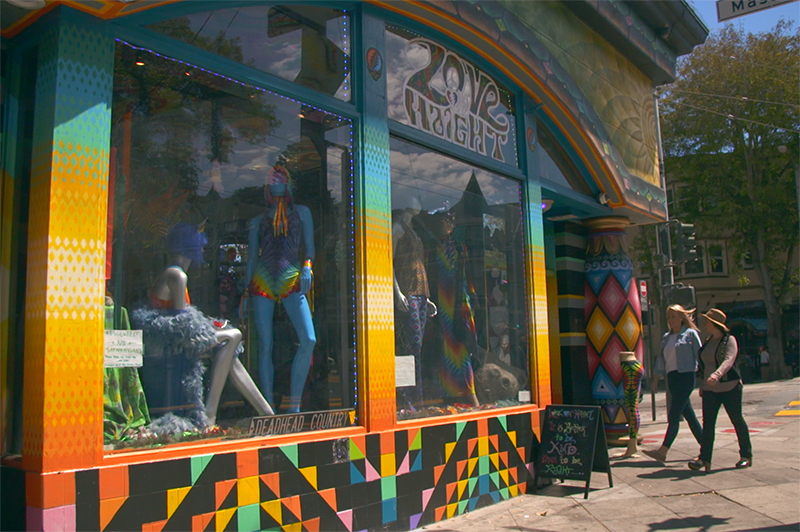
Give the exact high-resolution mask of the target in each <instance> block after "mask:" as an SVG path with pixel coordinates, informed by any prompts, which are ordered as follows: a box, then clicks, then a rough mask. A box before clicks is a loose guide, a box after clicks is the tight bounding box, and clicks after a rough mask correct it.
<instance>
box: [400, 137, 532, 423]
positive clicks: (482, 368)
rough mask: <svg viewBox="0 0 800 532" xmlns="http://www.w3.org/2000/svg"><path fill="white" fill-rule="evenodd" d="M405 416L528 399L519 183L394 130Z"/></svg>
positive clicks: (527, 400) (507, 403) (506, 404)
mask: <svg viewBox="0 0 800 532" xmlns="http://www.w3.org/2000/svg"><path fill="white" fill-rule="evenodd" d="M391 168H392V217H393V224H392V241H393V249H394V298H395V363H396V368H397V371H396V383H395V385H396V387H397V416H398V419H411V418H418V417H425V416H431V415H441V414H448V413H457V412H464V411H470V410H476V409H483V408H496V407H501V406H511V405H516V404H520V403H526V402H529V400H530V399H529V395H530V393H529V376H528V333H527V327H528V325H527V324H528V319H527V310H526V304H525V293H526V292H525V284H524V279H525V270H524V263H525V262H524V252H523V242H524V239H523V233H522V228H523V226H522V210H521V201H520V195H521V186H520V183H519V182H517V181H515V180H513V179H509V178H506V177H503V176H500V175H498V174H495V173H492V172H489V171H486V170H483V169H481V168H478V167H474V166H471V165H469V164H466V163H463V162H461V161H458V160H456V159H453V158H450V157H447V156H445V155H442V154H439V153H436V152H432V151H430V150H427V149H425V148H422V147H420V146H418V145H416V144H411V143H409V142H406V141H403V140H400V139H398V138H393V139H392V141H391Z"/></svg>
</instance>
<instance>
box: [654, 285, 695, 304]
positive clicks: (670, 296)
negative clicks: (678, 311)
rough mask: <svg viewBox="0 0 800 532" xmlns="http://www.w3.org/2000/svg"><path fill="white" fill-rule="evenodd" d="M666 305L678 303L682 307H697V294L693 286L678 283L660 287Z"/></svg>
mask: <svg viewBox="0 0 800 532" xmlns="http://www.w3.org/2000/svg"><path fill="white" fill-rule="evenodd" d="M662 290H663V291H664V296H665V299H666V301H667V305H680V306H682V307H683V308H686V309H689V308H697V294H696V293H695V289H694V286H691V285H689V286H684V285H683V283H678V284H674V285H670V286H665V287H663V288H662Z"/></svg>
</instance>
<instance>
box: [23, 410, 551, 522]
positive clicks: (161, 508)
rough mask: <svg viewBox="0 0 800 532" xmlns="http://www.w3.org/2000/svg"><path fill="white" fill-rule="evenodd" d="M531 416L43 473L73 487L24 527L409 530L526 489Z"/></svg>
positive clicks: (498, 418)
mask: <svg viewBox="0 0 800 532" xmlns="http://www.w3.org/2000/svg"><path fill="white" fill-rule="evenodd" d="M533 417H536V419H535V420H534V421H535V422H536V424H537V425H538V414H533V415H532V414H529V413H525V414H518V415H508V416H498V417H496V418H491V419H482V420H477V421H468V422H461V423H451V424H445V425H439V426H433V427H424V428H417V429H409V430H398V431H396V432H391V431H389V432H383V433H380V434H368V435H366V436H358V437H352V438H341V439H333V440H324V441H318V442H309V443H300V444H295V445H284V446H281V447H273V448H266V449H251V450H244V451H238V452H230V453H221V454H208V455H203V456H193V457H190V458H181V459H176V460H168V461H161V462H151V463H142V464H135V465H119V466H113V467H104V468H100V469H91V470H83V471H76V472H69V473H56V474H53V475H44V477H45V478H46V477H48V476H53V477H54V478H55V477H56V476H57V477H59V478H60V481H61V482H62V483H63V484H64V490H63V492H64V493H65V494H68V496H66V497H65V499H64V500H63V501H59V502H61V503H62V504H61V505H60V506H57V507H53V508H47V509H45V510H44V512H43V513H42V514H40V515H42V516H43V517H42V522H41V523H32V522H30V521H29V523H28V526H29V527H30V526H40V525H43V526H44V529H46V530H50V529H54V530H55V529H59V530H60V529H62V528H59V526H60V527H63V529H67V530H94V531H97V530H102V531H106V530H144V531H153V532H156V531H159V532H160V531H162V530H214V531H221V530H237V531H250V530H297V531H300V530H312V531H313V530H325V531H347V532H353V531H356V530H410V529H414V528H417V527H420V526H423V525H425V524H429V523H432V522H435V521H439V520H442V519H446V518H449V517H452V516H454V515H460V514H463V513H465V512H467V511H472V510H475V509H476V508H479V507H483V506H486V505H489V504H494V503H497V502H500V501H501V500H505V499H508V498H510V497H514V496H516V495H519V494H522V493H525V492H526V490H527V482H529V481H530V480H531V478H532V475H531V471H532V469H531V468H532V463H531V462H532V458H531V445H532V442H533V432H532V430H531V426H532V425H531V421H532V418H533ZM31 489H33V490H35V489H36V486H31ZM38 529H39V530H41V529H42V528H38Z"/></svg>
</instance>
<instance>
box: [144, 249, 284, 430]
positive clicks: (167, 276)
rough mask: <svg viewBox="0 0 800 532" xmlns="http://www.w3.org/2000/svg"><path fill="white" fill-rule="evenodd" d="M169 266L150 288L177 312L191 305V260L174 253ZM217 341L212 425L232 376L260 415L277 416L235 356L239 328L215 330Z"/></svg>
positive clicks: (208, 401)
mask: <svg viewBox="0 0 800 532" xmlns="http://www.w3.org/2000/svg"><path fill="white" fill-rule="evenodd" d="M169 263H170V266H168V267H167V268H166V269H165V270H164V271H163V272H161V275H159V276H158V278H157V279H156V282H155V283H153V287H152V288H151V292H150V293H151V295H152V296H154V297H156V298H159V299H161V300H164V301H171V302H172V308H173V309H175V310H185V309H186V307H187V306H188V305H189V303H188V302H187V301H186V299H187V298H186V285H187V282H188V277H187V275H186V270H187V269H188V268H189V266H190V265H191V263H192V259H190V258H189V257H186V256H185V255H181V254H173V255H172V256H171V257H170V262H169ZM215 336H216V339H217V342H218V343H219V344H221V345H220V347H219V348H218V349H217V350H216V354H215V355H214V362H213V365H212V367H211V388H210V390H209V392H208V397H207V398H206V416H207V417H208V422H209V425H210V426H213V425H215V424H216V420H217V409H218V408H219V401H220V397H221V396H222V388H223V387H224V386H225V380H226V379H227V378H228V377H230V379H231V382H233V384H234V386H236V389H237V390H239V392H241V394H242V395H243V396H244V398H245V399H247V401H248V402H249V403H250V404H251V405H253V407H254V408H255V409H256V411H257V412H258V413H259V415H262V416H271V415H273V414H274V412H273V411H272V408H270V406H269V404H268V403H267V401H266V400H265V399H264V396H263V395H261V393H260V392H259V391H258V387H257V386H256V383H255V382H253V379H252V377H250V374H249V373H248V372H247V369H245V367H244V365H243V364H242V363H241V361H240V360H239V359H238V357H236V348H237V347H238V346H239V344H240V343H241V341H242V333H241V331H239V329H224V330H219V331H216V333H215Z"/></svg>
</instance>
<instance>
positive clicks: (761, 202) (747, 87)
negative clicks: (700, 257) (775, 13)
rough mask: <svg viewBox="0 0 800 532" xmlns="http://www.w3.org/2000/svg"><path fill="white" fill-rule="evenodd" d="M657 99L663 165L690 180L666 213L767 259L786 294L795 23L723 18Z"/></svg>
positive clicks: (790, 282)
mask: <svg viewBox="0 0 800 532" xmlns="http://www.w3.org/2000/svg"><path fill="white" fill-rule="evenodd" d="M660 106H661V119H662V135H663V143H664V152H665V165H666V170H667V174H668V175H669V176H671V177H674V178H677V179H678V180H680V181H681V182H682V184H685V185H686V187H685V188H681V189H680V192H679V209H678V211H679V212H677V213H672V216H673V217H679V218H680V219H681V221H686V222H694V223H695V224H697V225H698V229H699V232H701V233H702V235H703V236H704V237H707V238H725V239H728V242H729V245H730V246H731V247H732V249H733V250H734V252H735V255H736V258H737V259H740V258H741V257H743V256H745V255H746V254H750V255H751V256H752V257H753V259H754V262H755V263H756V264H757V265H760V264H763V265H764V266H766V269H767V270H768V272H769V276H770V278H771V281H772V283H773V284H774V289H775V294H774V295H775V296H776V297H777V299H778V300H779V301H780V300H783V299H784V298H785V296H787V295H788V294H789V293H790V292H791V290H793V288H794V286H795V285H796V281H797V279H796V278H797V272H796V271H787V267H790V261H791V254H792V252H793V251H794V249H795V247H796V246H797V242H798V223H799V222H798V206H797V199H796V198H797V195H796V190H795V179H794V172H795V165H797V164H800V162H798V159H799V158H800V149H799V148H800V142H798V131H800V32H798V31H792V27H791V23H790V22H785V21H783V20H781V21H780V22H778V24H777V25H776V26H775V27H774V28H773V29H772V30H771V31H769V32H766V33H759V34H747V33H745V32H744V31H743V30H741V29H737V28H736V27H735V26H733V25H728V26H726V27H725V28H724V29H722V30H720V31H719V32H717V33H713V34H711V35H710V36H709V38H708V40H707V41H706V43H705V44H704V45H702V46H700V47H698V48H696V49H695V51H694V52H693V53H692V54H691V55H689V56H687V57H685V58H684V59H683V60H682V61H681V62H680V65H679V79H678V80H677V81H676V82H675V83H673V84H672V85H669V86H666V87H664V88H662V89H661V91H660ZM762 246H763V247H762ZM759 250H761V251H759ZM736 262H737V263H738V262H739V261H738V260H737V261H736Z"/></svg>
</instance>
